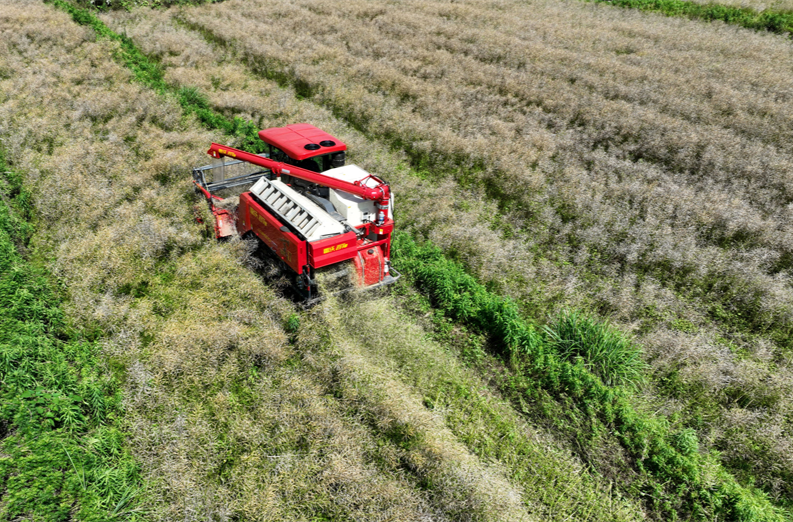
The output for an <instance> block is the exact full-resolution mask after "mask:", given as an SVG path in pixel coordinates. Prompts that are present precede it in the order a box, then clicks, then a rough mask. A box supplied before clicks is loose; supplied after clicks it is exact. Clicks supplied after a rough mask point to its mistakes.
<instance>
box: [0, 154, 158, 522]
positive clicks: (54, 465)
mask: <svg viewBox="0 0 793 522" xmlns="http://www.w3.org/2000/svg"><path fill="white" fill-rule="evenodd" d="M0 170H2V171H4V172H5V174H4V177H3V178H2V179H0V194H2V198H0V199H1V201H0V382H2V386H0V436H2V440H1V441H0V448H1V449H2V454H1V455H0V498H2V499H3V501H2V503H0V519H3V520H20V519H33V520H67V519H70V518H75V519H78V520H96V521H100V520H115V519H118V518H124V519H135V518H137V516H138V514H137V512H136V509H135V502H136V498H137V497H138V496H139V494H140V491H141V488H142V482H141V479H140V477H139V475H138V468H137V465H136V463H135V462H134V460H133V459H132V458H131V457H130V455H129V454H128V453H127V452H126V450H125V449H124V435H123V433H122V431H120V430H119V428H118V427H117V426H116V422H115V421H116V419H117V417H118V415H119V414H120V413H121V398H120V396H119V394H118V391H117V387H116V383H115V380H114V379H113V378H112V377H110V376H109V375H107V372H106V371H105V369H103V368H102V366H101V365H100V363H99V360H98V357H97V355H98V354H97V352H98V345H97V343H96V342H93V341H90V340H86V339H84V338H83V336H81V335H80V333H79V332H77V331H74V330H72V329H70V328H69V326H68V325H67V323H66V321H65V320H64V317H63V313H62V311H61V309H60V302H59V299H58V296H57V294H56V292H55V291H54V290H53V289H52V283H51V281H50V279H49V276H48V274H47V273H46V272H44V271H43V270H42V269H40V268H38V267H36V266H34V265H33V264H31V263H30V262H28V261H27V260H26V259H25V258H24V257H23V256H22V255H20V250H23V249H26V248H27V246H28V241H29V239H30V236H31V234H32V232H33V227H32V226H31V224H30V222H31V219H32V209H31V195H30V193H29V192H27V191H25V189H24V188H23V187H22V184H21V177H20V176H19V175H17V174H16V173H14V172H13V171H8V166H7V165H6V163H5V159H4V157H3V155H2V151H0Z"/></svg>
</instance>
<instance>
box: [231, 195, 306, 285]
mask: <svg viewBox="0 0 793 522" xmlns="http://www.w3.org/2000/svg"><path fill="white" fill-rule="evenodd" d="M238 212H239V213H240V216H241V218H240V219H241V220H242V221H243V222H244V223H245V225H244V226H243V228H245V227H248V228H249V229H250V230H252V231H253V233H254V234H256V236H257V237H258V238H259V239H261V240H262V241H263V242H264V244H265V245H267V246H268V247H270V249H272V250H273V252H275V253H276V255H277V256H278V257H280V258H281V260H282V261H283V262H284V263H286V264H287V265H288V266H289V268H291V269H292V270H294V271H295V273H297V274H300V273H302V272H303V267H304V266H306V264H307V262H308V258H307V252H306V242H305V241H301V240H300V239H298V237H297V236H296V235H294V234H293V233H292V232H289V231H288V230H282V228H284V229H285V228H286V227H284V226H283V224H282V223H281V222H280V221H278V219H276V218H275V216H273V215H272V214H270V213H269V212H267V211H266V210H265V209H264V208H263V207H262V206H261V205H260V204H259V203H257V202H256V201H255V200H254V199H253V197H252V196H251V194H250V192H245V193H244V194H242V195H241V196H240V206H239V210H238Z"/></svg>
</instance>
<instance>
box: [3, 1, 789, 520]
mask: <svg viewBox="0 0 793 522" xmlns="http://www.w3.org/2000/svg"><path fill="white" fill-rule="evenodd" d="M1 1H2V12H0V34H2V38H0V137H2V142H0V147H2V150H3V152H4V157H5V159H6V162H7V163H8V165H9V168H10V169H13V171H14V172H18V173H20V174H21V175H22V178H23V184H24V185H25V186H26V187H27V190H29V191H30V193H31V194H32V201H33V206H34V208H35V212H34V217H33V218H32V225H33V227H34V228H35V233H33V235H32V236H31V240H30V243H29V244H28V245H27V246H26V247H25V249H24V251H22V250H20V252H22V253H23V254H24V256H26V257H27V258H29V259H30V261H31V263H34V264H36V265H37V266H41V267H43V268H44V269H46V270H48V271H49V272H50V273H51V279H52V281H57V282H58V283H57V284H58V285H61V286H60V287H59V288H62V290H60V293H61V294H62V298H63V307H64V313H65V316H66V318H67V321H68V322H69V324H70V325H71V327H72V328H73V329H74V330H75V331H76V332H78V334H76V335H78V336H83V337H85V338H89V339H90V340H91V342H93V343H95V344H96V345H97V346H99V347H100V349H99V357H100V359H101V360H102V361H103V363H102V364H101V368H102V371H103V372H104V375H105V377H106V378H110V379H114V380H115V381H116V382H118V387H119V389H120V392H119V393H120V396H121V397H123V400H122V402H121V404H120V406H119V407H118V408H119V413H118V414H117V415H118V420H117V425H118V429H119V430H121V431H123V432H124V433H125V434H126V439H125V440H126V441H125V443H124V451H125V452H126V453H124V455H125V457H124V459H127V460H124V462H128V460H129V459H134V460H135V462H137V467H138V468H137V469H139V472H138V473H139V475H140V477H141V478H140V481H139V483H138V485H137V486H135V487H137V488H138V489H137V490H136V491H135V492H134V494H127V493H125V495H126V496H125V497H124V498H125V501H124V503H123V504H119V506H121V507H119V506H117V510H119V509H120V513H119V514H120V515H121V516H122V517H124V518H134V517H142V518H145V519H157V520H171V519H176V518H180V519H185V520H206V519H214V520H229V519H236V520H347V519H350V520H493V521H496V520H499V521H500V520H548V519H550V520H570V519H576V520H644V519H656V520H665V519H669V518H670V517H672V516H680V517H683V518H692V519H699V518H701V519H709V520H716V519H725V520H728V519H737V518H741V519H744V520H790V519H791V515H790V512H789V511H787V510H788V509H789V507H790V506H791V502H793V489H791V488H792V487H793V486H791V485H792V484H793V459H792V458H791V455H793V411H792V410H791V404H793V402H792V400H793V368H792V366H793V300H791V298H792V297H793V289H791V275H793V274H791V266H792V264H791V263H792V260H793V228H791V225H790V218H791V217H792V216H791V208H793V207H791V208H789V207H790V206H791V205H793V203H791V202H793V196H791V195H790V193H791V191H793V185H791V179H793V178H791V175H793V148H792V147H791V145H793V133H791V128H793V126H791V123H793V122H791V120H793V112H792V109H791V103H790V101H791V99H793V82H792V81H791V80H793V54H791V50H793V49H791V47H793V45H791V42H790V40H788V39H786V38H785V37H781V36H773V35H769V34H758V33H754V32H751V31H748V30H743V29H738V28H734V27H728V26H724V25H720V24H713V25H711V24H702V23H696V22H691V21H686V20H679V19H671V18H665V17H663V16H659V15H648V14H642V13H637V12H631V11H623V10H619V9H613V8H609V7H606V6H602V5H596V4H585V3H575V2H560V1H551V0H541V1H538V2H533V3H532V4H531V5H530V6H527V5H525V4H522V3H518V2H479V1H474V0H469V1H466V2H460V3H447V2H431V1H430V2H405V3H400V4H394V3H389V2H379V1H375V2H363V1H360V2H355V1H353V2H343V3H342V2H338V3H337V2H330V1H322V2H278V1H272V0H248V1H246V2H241V1H237V0H231V1H228V2H224V3H220V4H215V5H205V6H189V7H181V8H174V9H170V10H167V11H156V10H149V9H137V10H133V11H132V12H123V11H111V12H107V13H104V14H102V15H101V16H100V19H101V20H102V22H104V23H105V24H107V26H108V27H109V28H110V30H112V31H114V32H115V33H116V34H124V35H126V36H127V37H128V38H129V42H131V45H134V46H136V47H137V48H138V49H140V51H141V52H142V53H143V54H144V55H145V56H146V57H148V59H150V60H152V61H153V62H156V63H157V67H158V68H159V69H158V70H161V71H162V82H163V85H167V86H168V87H167V89H169V90H166V91H162V90H161V89H160V90H158V88H152V87H150V86H147V85H146V83H145V81H143V82H140V81H136V79H138V80H139V79H140V75H139V73H138V72H137V71H138V70H136V69H135V68H134V67H133V68H127V67H124V66H123V65H121V62H122V61H123V60H122V58H123V55H122V52H121V51H120V50H119V49H120V47H119V45H120V44H119V41H118V40H113V39H108V38H102V37H98V36H97V34H96V32H95V31H94V30H93V29H91V28H90V27H89V26H88V25H80V24H78V23H77V22H75V21H74V20H73V19H72V18H71V17H70V16H69V15H68V14H67V13H66V12H64V11H63V10H61V9H58V8H57V7H55V6H52V5H48V4H43V3H41V2H33V1H30V0H1ZM573 27H574V28H575V29H574V30H571V28H573ZM177 94H178V96H177ZM185 100H187V101H185ZM190 104H193V105H190ZM190 106H201V107H204V108H207V110H211V111H214V112H215V113H216V114H218V115H220V116H222V117H226V118H234V117H237V118H240V119H242V120H245V121H252V122H253V123H254V124H255V126H256V127H258V128H266V127H272V126H279V125H285V124H289V123H295V122H304V121H305V122H309V123H312V124H314V125H317V126H319V127H321V128H323V129H325V130H327V131H328V132H330V133H331V134H334V135H336V136H339V137H340V138H341V139H342V140H343V141H345V142H346V143H347V144H348V146H349V149H350V153H349V159H350V162H351V163H356V164H358V165H361V166H362V167H364V168H366V169H367V170H369V171H371V172H375V173H377V174H378V175H381V176H383V177H385V178H386V179H388V180H389V181H390V182H391V184H392V187H393V189H394V192H395V194H396V212H397V219H398V223H399V228H400V230H401V231H402V233H403V236H400V240H399V241H398V248H397V254H395V259H401V260H402V263H403V266H404V267H405V270H406V271H407V273H408V275H407V277H406V278H405V279H406V281H403V283H401V284H400V285H399V288H397V289H395V290H394V291H393V292H392V295H381V296H378V297H369V298H354V299H352V300H348V301H345V302H343V303H339V302H336V301H335V300H329V301H327V302H325V303H323V304H321V305H320V306H318V307H315V308H314V309H312V310H310V311H301V310H300V309H299V308H297V307H296V306H295V305H294V304H293V303H292V302H291V301H289V300H288V299H285V298H284V297H282V296H281V295H280V293H279V289H278V284H277V282H276V284H272V283H268V282H267V280H266V279H265V278H263V277H262V273H263V271H264V270H265V268H264V267H262V266H261V263H260V261H259V260H258V259H257V258H256V257H255V256H254V255H253V250H254V245H253V244H252V243H251V242H249V241H233V242H230V243H223V244H216V243H214V242H213V241H212V240H211V239H209V237H208V234H207V231H206V229H205V227H203V226H201V225H199V224H197V223H196V222H195V220H194V217H195V212H196V210H195V209H194V206H195V205H196V204H198V203H199V201H198V200H197V199H196V198H195V196H194V195H193V192H192V188H191V186H190V184H189V182H188V180H189V169H190V167H192V166H194V165H199V164H205V163H207V162H208V160H207V158H208V157H207V156H206V154H205V153H204V151H205V150H206V148H207V147H208V144H209V143H210V142H212V141H216V142H220V143H229V144H231V145H235V144H236V142H237V140H239V137H231V136H227V135H223V133H222V132H221V131H220V130H218V129H215V128H212V126H211V125H208V124H206V122H205V121H203V120H201V118H199V117H198V116H196V115H195V114H192V113H191V112H190V110H189V109H188V108H189V107H190ZM186 107H187V108H186ZM198 208H199V209H200V208H201V207H200V206H199V207H198ZM199 212H200V210H199ZM204 217H205V218H206V215H205V216H204ZM425 241H426V242H428V243H427V244H429V245H434V246H431V247H424V246H419V245H422V244H423V243H424V242H425ZM416 242H417V243H416ZM433 248H434V249H435V250H432V249H433ZM422 249H424V250H422ZM398 256H401V257H398ZM398 268H400V267H399V266H398ZM466 272H467V273H466ZM469 274H470V275H469ZM411 283H413V284H411ZM444 285H447V286H444ZM450 288H452V290H449V289H450ZM450 292H451V294H450ZM455 292H457V293H456V294H455ZM449 295H452V296H455V295H456V296H458V297H453V298H452V299H451V300H450V298H449V297H448V296H449ZM459 296H462V297H459ZM504 297H506V298H509V300H508V301H504V300H503V298H504ZM466 300H468V301H466ZM461 303H463V304H461ZM465 303H469V304H467V305H466V304H465ZM483 303H485V304H483ZM463 305H465V306H467V307H468V308H463ZM494 310H495V312H494ZM570 310H572V311H574V312H573V313H572V314H570V313H567V312H566V311H570ZM488 314H491V315H492V317H493V319H492V320H490V319H488V318H489V317H491V315H488ZM493 314H495V315H493ZM576 314H583V315H581V316H580V317H586V316H587V315H590V316H592V317H596V318H601V319H607V320H608V323H609V324H611V325H613V326H606V327H602V323H600V322H596V323H592V322H587V321H589V320H588V319H581V322H580V323H578V324H579V326H576V321H577V319H575V318H576V317H579V316H578V315H576ZM472 318H473V319H472ZM502 318H508V319H502ZM504 321H507V322H508V324H509V325H512V326H509V327H502V326H500V325H501V324H502V323H503V322H504ZM598 321H600V319H599V320H598ZM504 324H506V323H504ZM494 325H495V326H494ZM587 325H590V326H587ZM495 328H502V329H504V331H505V332H507V333H497V332H496V330H495ZM587 328H589V330H587ZM603 328H605V330H604V329H603ZM80 332H82V333H80ZM516 332H517V333H516ZM566 332H567V333H566ZM570 332H572V333H570ZM576 332H589V333H588V334H586V335H585V334H584V333H576ZM576 335H581V336H583V337H582V338H584V339H585V341H584V342H590V341H592V344H593V345H594V344H596V343H597V342H601V341H602V342H603V343H606V344H608V343H611V344H608V346H616V348H614V349H615V350H618V351H623V352H624V353H627V354H628V355H629V356H631V355H630V354H638V355H635V357H638V359H636V358H634V359H631V360H632V361H634V362H633V363H629V362H625V361H623V362H622V363H621V364H622V367H621V368H622V369H623V370H625V371H624V372H623V373H607V372H606V371H605V370H604V369H603V367H602V366H598V364H597V363H596V362H593V361H594V359H587V357H590V355H587V353H593V352H586V351H583V352H580V351H579V352H576V353H578V354H579V355H582V356H583V358H582V359H579V360H578V361H577V362H576V361H575V360H574V359H570V362H568V361H567V358H571V357H572V356H570V355H569V352H565V350H566V348H564V346H566V345H565V343H567V342H569V339H570V338H573V337H575V336H576ZM565 336H571V337H565ZM587 336H588V337H587ZM625 339H632V341H624V340H625ZM599 340H600V341H599ZM4 342H5V341H4ZM607 342H608V343H607ZM515 346H523V347H524V348H525V350H524V351H521V350H523V349H521V350H519V349H517V348H515ZM579 350H580V349H579ZM565 353H568V355H564V354H565ZM621 353H622V352H621ZM591 357H593V356H591ZM631 357H634V356H631ZM629 364H633V366H628V365H629ZM631 368H633V370H631ZM546 369H550V370H549V372H550V373H549V372H546ZM628 370H630V371H628ZM554 372H559V373H558V375H557V378H556V379H557V380H556V381H554V378H553V377H547V375H546V374H550V375H554ZM631 372H633V373H631ZM559 382H563V383H568V384H562V385H559ZM570 383H572V384H570ZM604 383H605V384H604ZM577 386H578V387H580V386H584V387H585V388H586V389H587V390H588V391H587V392H586V393H584V394H583V395H582V393H581V392H580V391H576V389H577V388H576V387H577ZM594 397H599V398H597V399H595V398H594ZM612 405H613V410H614V412H616V413H612ZM576 412H580V414H578V413H576ZM603 419H606V420H603ZM4 422H5V421H4ZM3 458H6V457H3ZM69 458H71V457H69ZM0 462H2V458H0ZM86 462H87V461H86ZM72 465H73V466H74V467H75V469H76V468H77V466H75V465H74V463H72ZM5 469H6V467H2V466H0V475H2V477H0V478H2V481H0V484H2V486H3V488H4V490H3V491H5V495H10V493H11V492H13V493H14V495H16V497H14V498H17V497H19V498H22V497H24V495H25V493H24V488H21V489H19V491H17V490H15V489H14V488H17V487H18V486H17V484H18V483H19V482H18V481H16V482H15V481H13V480H10V479H9V478H8V476H10V475H3V473H7V472H6V471H4V470H5ZM65 472H67V473H68V470H65ZM125 484H126V483H125ZM125 487H129V486H125ZM9 498H10V497H9ZM128 498H134V501H128V500H126V499H128ZM26 502H27V503H23V502H21V501H19V502H16V503H9V502H5V501H3V502H0V513H2V517H4V518H7V519H14V518H20V517H21V518H25V517H31V516H32V515H31V513H32V511H30V510H32V509H34V508H31V507H29V506H31V505H34V504H35V503H33V502H31V501H29V499H28V501H26ZM85 502H86V504H85V505H86V506H87V505H88V504H87V501H85ZM96 505H97V506H100V507H99V508H95V509H104V508H103V507H101V506H103V504H96ZM25 506H28V507H25ZM92 506H93V504H92ZM122 508H123V509H122ZM87 509H88V508H87V507H86V508H84V510H83V511H82V512H81V513H83V515H81V516H82V517H85V513H86V512H87V511H86V510H87ZM91 509H94V508H91ZM26 510H28V511H26ZM75 512H76V511H75ZM99 513H101V511H100V512H99ZM41 516H45V517H46V515H41ZM99 518H100V519H103V515H99ZM105 518H106V517H105Z"/></svg>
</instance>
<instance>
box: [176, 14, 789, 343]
mask: <svg viewBox="0 0 793 522" xmlns="http://www.w3.org/2000/svg"><path fill="white" fill-rule="evenodd" d="M258 5H259V8H257V9H254V10H250V11H249V9H250V6H249V5H247V4H245V6H244V7H243V4H242V3H234V2H231V3H224V4H222V5H216V6H212V7H206V8H200V9H193V10H189V11H186V12H185V14H184V16H183V19H184V20H186V21H187V22H188V23H189V24H191V26H193V27H197V28H200V29H201V30H202V31H205V32H206V33H207V34H209V35H211V37H212V38H214V39H216V40H218V41H222V42H226V43H227V44H228V45H230V46H232V47H233V48H235V49H237V50H238V51H239V52H240V55H241V56H242V57H243V58H244V59H246V60H247V62H248V63H250V64H252V65H253V66H254V67H256V68H257V69H258V70H259V71H261V72H262V73H264V74H266V75H268V76H270V77H274V78H281V79H284V80H285V81H288V82H291V83H293V84H294V85H296V86H297V87H298V88H299V89H302V91H304V94H308V95H313V96H314V97H315V99H316V100H318V101H320V102H322V103H324V104H326V105H327V106H329V107H331V108H332V109H333V110H334V112H335V113H337V114H339V115H343V116H344V117H345V118H347V119H349V120H350V121H352V122H354V123H355V124H356V125H358V126H360V127H361V128H363V129H365V130H366V131H367V132H369V133H371V134H373V135H375V136H380V137H383V138H385V139H386V140H388V141H390V142H391V143H393V144H394V145H395V146H398V147H404V148H406V149H407V150H409V151H410V152H411V154H412V156H413V160H414V161H416V162H419V163H420V164H423V165H425V166H427V167H428V168H431V169H436V170H437V169H440V170H442V171H451V172H460V171H462V173H461V174H460V175H461V176H462V179H466V180H467V181H472V180H475V181H476V182H478V183H484V184H485V185H486V186H487V187H488V189H489V191H490V192H491V194H492V195H494V196H495V197H497V198H499V199H501V200H503V201H511V202H512V203H513V204H515V203H516V204H518V205H519V206H521V207H522V208H523V209H524V211H526V212H527V215H528V217H529V218H530V219H531V221H530V222H529V223H528V224H527V226H526V228H525V231H526V235H527V237H529V238H531V239H530V243H531V244H533V245H534V246H535V247H536V248H537V249H538V250H539V251H540V252H542V253H543V254H544V255H547V256H549V257H552V258H554V259H556V260H558V261H560V262H565V261H567V262H575V263H576V264H578V265H583V266H585V267H586V268H587V269H588V270H591V271H593V272H595V273H597V274H600V275H605V276H609V275H612V274H613V273H614V272H617V273H624V272H627V273H632V274H636V275H638V276H643V275H645V274H647V275H651V276H652V277H654V278H657V279H659V280H660V281H661V282H663V283H664V284H665V285H668V286H669V287H671V288H673V289H674V290H675V291H678V292H683V293H686V292H688V291H689V290H690V291H692V292H694V293H696V294H702V297H698V298H697V300H698V301H700V302H704V303H703V304H705V305H706V306H707V307H709V308H712V307H723V308H725V309H726V314H721V315H722V316H723V317H722V319H721V320H725V318H728V319H726V322H728V323H729V324H730V326H732V327H738V328H742V329H747V330H749V331H752V332H754V333H763V332H765V333H769V332H770V333H772V334H773V335H775V336H776V337H777V338H778V340H779V341H780V342H782V343H784V344H789V337H790V335H791V331H793V330H791V327H793V315H791V313H793V312H792V311H791V309H790V306H789V305H788V303H789V302H790V290H789V285H788V283H787V281H788V278H789V274H787V269H788V268H789V267H788V264H789V263H788V261H787V259H788V258H789V256H788V252H789V251H790V245H793V240H792V239H791V238H793V236H791V228H790V226H789V216H788V214H789V209H788V208H787V203H788V201H789V199H790V197H789V196H790V187H789V186H788V185H789V184H788V182H787V179H788V178H789V175H788V173H789V172H790V171H791V169H793V162H792V161H791V156H790V153H789V152H788V145H789V143H790V135H789V133H787V131H786V129H788V128H790V124H789V123H790V119H791V113H790V105H789V104H787V103H785V100H787V99H789V98H790V96H791V92H790V87H789V86H790V81H789V80H790V78H789V77H787V76H786V73H784V72H782V71H784V70H785V69H780V68H779V64H780V63H787V61H788V60H789V46H790V43H789V42H788V41H787V40H784V39H781V38H779V39H771V38H770V37H768V36H763V35H757V34H754V33H746V32H736V30H734V29H730V28H726V29H725V28H721V29H719V28H711V27H709V28H708V30H707V31H705V32H704V33H703V32H701V31H699V30H698V26H696V25H695V24H691V23H690V22H681V21H679V20H668V19H665V18H657V17H648V16H647V15H641V14H636V13H625V12H623V11H618V10H617V11H615V10H608V9H603V8H599V7H593V6H582V5H581V4H578V3H564V4H557V3H552V4H551V3H549V4H547V5H545V4H543V6H544V7H543V9H544V11H543V13H542V15H541V16H537V15H536V12H535V10H536V9H537V8H539V6H537V5H534V4H533V5H532V7H531V9H532V11H531V14H529V13H528V12H525V11H522V9H524V8H521V7H520V6H517V5H510V7H509V8H507V6H502V8H501V9H491V10H489V11H488V9H487V8H486V7H481V6H479V4H477V3H476V2H470V3H468V4H465V5H463V6H457V7H449V6H448V5H447V4H435V3H426V2H425V3H422V4H421V5H415V6H414V9H402V8H396V7H394V6H387V5H385V4H382V5H379V4H378V5H373V4H372V3H371V2H362V3H353V4H345V5H344V7H343V8H340V7H338V6H335V5H334V4H333V3H332V2H329V3H323V4H317V3H312V4H311V5H310V6H309V5H306V6H300V5H295V4H293V3H289V4H288V5H287V4H285V3H279V2H268V1H262V2H260V3H259V4H258ZM341 13H343V14H341ZM612 16H613V18H615V19H616V20H611V19H610V18H609V17H612ZM571 17H575V18H574V22H572V21H571V20H570V18H571ZM298 20H303V21H305V20H310V21H311V23H308V24H307V25H308V26H309V29H305V28H301V27H298V26H297V25H294V24H298V22H297V21H298ZM351 22H352V23H351ZM572 23H575V27H576V29H575V31H572V30H569V29H568V27H569V26H570V25H571V24H572ZM299 24H300V25H302V22H300V23H299ZM257 27H279V29H280V30H279V31H277V34H274V35H269V34H267V35H264V34H263V33H261V32H259V31H257V30H256V28H257ZM636 27H641V28H642V30H641V31H640V30H637V29H636ZM311 28H315V29H316V30H313V31H312V29H311ZM298 34H299V35H300V38H294V35H298ZM571 34H575V37H574V38H571V37H570V36H569V35H571ZM681 39H683V40H684V41H685V42H686V44H685V46H684V47H681V46H679V45H678V42H679V41H680V40H681ZM490 42H493V43H490ZM603 42H608V43H603ZM739 42H740V43H739ZM513 49H515V50H514V53H513ZM736 49H740V52H738V51H736ZM339 71H344V74H339ZM661 71H662V72H661ZM749 71H751V72H749ZM671 93H674V95H673V94H671ZM700 107H702V109H700ZM681 115H686V117H685V118H684V117H682V116H681ZM559 237H563V238H565V239H566V241H565V243H567V244H569V245H573V248H564V247H560V246H559V241H558V238H559ZM719 281H729V283H728V284H726V285H722V284H720V283H719ZM736 286H738V287H740V288H742V289H745V290H742V292H741V293H740V294H739V295H734V294H733V293H731V292H730V289H731V288H734V287H736ZM603 304H606V303H603ZM739 318H740V319H739Z"/></svg>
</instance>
